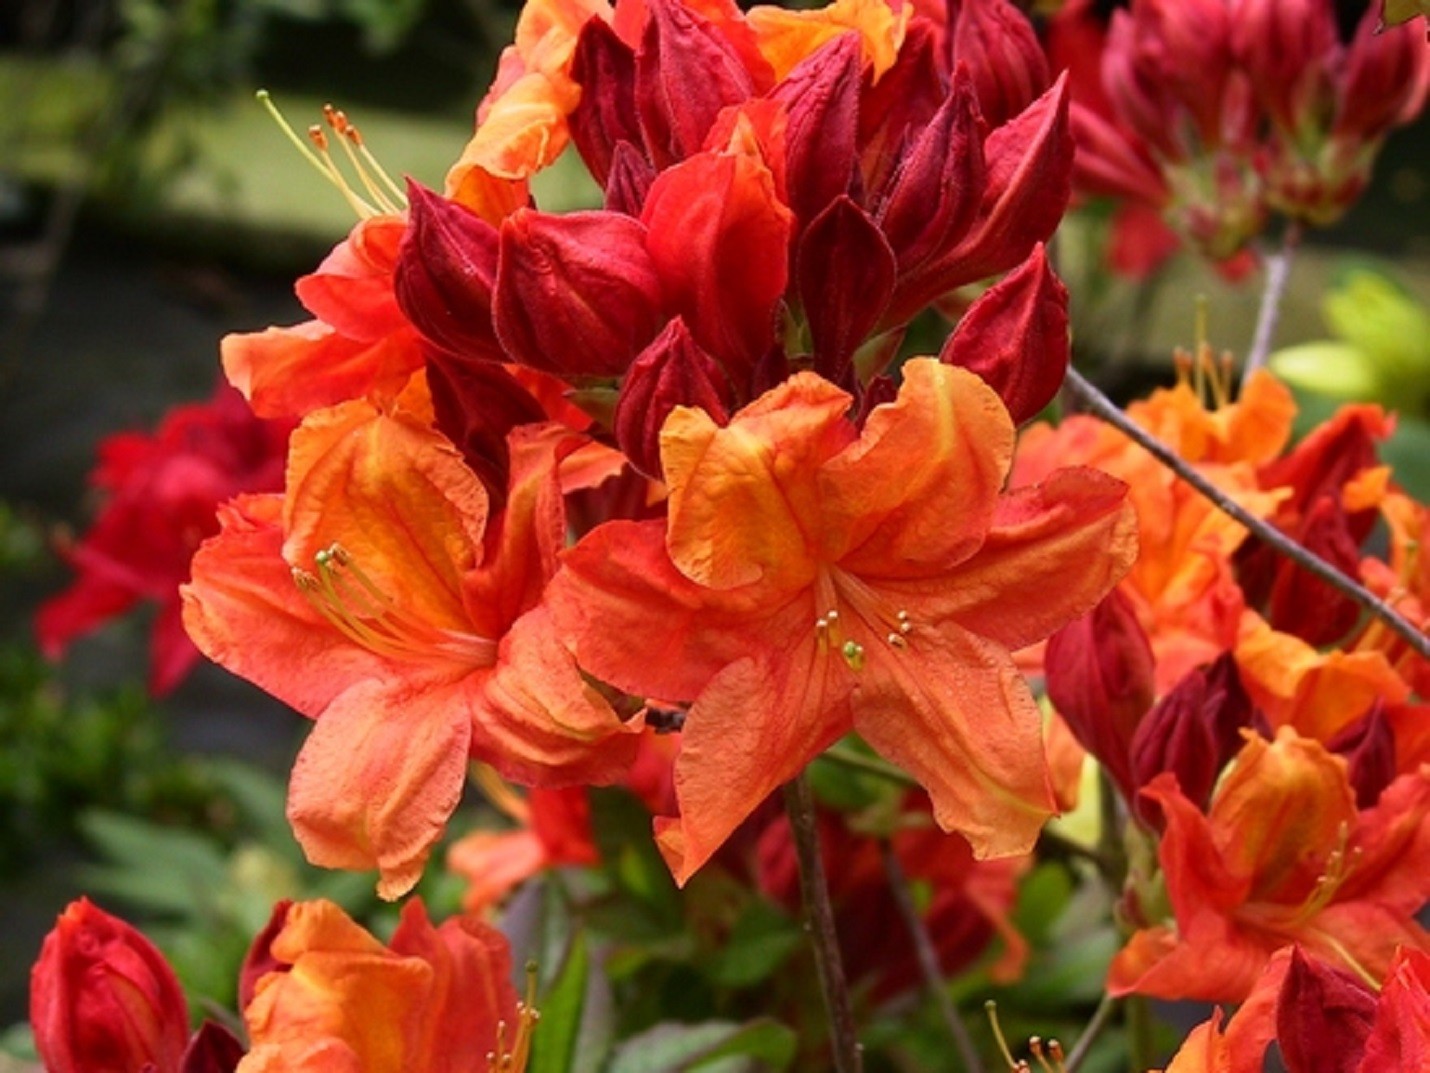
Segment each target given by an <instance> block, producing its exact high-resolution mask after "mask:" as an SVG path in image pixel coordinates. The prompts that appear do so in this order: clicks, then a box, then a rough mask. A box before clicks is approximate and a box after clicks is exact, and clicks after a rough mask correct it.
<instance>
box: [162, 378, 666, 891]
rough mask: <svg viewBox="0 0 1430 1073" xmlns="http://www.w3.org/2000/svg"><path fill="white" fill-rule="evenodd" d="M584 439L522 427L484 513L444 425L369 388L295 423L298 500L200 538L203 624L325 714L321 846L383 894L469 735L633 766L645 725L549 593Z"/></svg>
mask: <svg viewBox="0 0 1430 1073" xmlns="http://www.w3.org/2000/svg"><path fill="white" fill-rule="evenodd" d="M409 394H411V393H410V392H409ZM418 401H419V402H420V400H418ZM580 442H582V441H581V440H580V439H579V438H576V437H572V435H571V434H570V433H569V432H567V431H566V430H564V429H561V428H560V427H559V426H550V425H547V426H531V427H528V428H524V429H522V430H520V431H518V432H517V433H514V434H513V435H512V437H511V440H510V444H511V454H512V477H511V485H510V490H509V494H508V499H507V505H506V508H505V510H504V511H503V512H502V513H501V514H499V515H496V516H495V517H493V518H491V519H489V518H488V501H487V494H486V491H485V489H484V487H483V486H482V484H481V482H480V481H479V480H478V479H477V477H476V475H475V474H473V473H472V471H471V470H470V469H468V468H467V467H466V465H465V464H464V463H463V461H462V459H461V456H460V455H459V454H458V452H457V450H456V448H455V447H453V446H452V445H451V444H450V443H449V442H448V441H447V440H446V439H444V438H443V437H442V436H441V434H440V433H437V432H436V431H434V430H433V429H432V428H431V427H430V426H429V425H428V424H427V423H426V422H425V421H424V420H422V419H420V418H419V416H418V415H417V414H414V413H413V412H410V411H407V410H404V409H401V408H397V409H394V410H393V411H391V412H382V411H379V410H377V409H375V408H374V407H373V406H372V405H371V404H370V403H367V402H362V401H354V402H351V403H348V404H345V405H343V406H340V407H335V408H333V409H331V410H326V411H321V412H319V413H317V414H314V415H312V416H311V417H310V418H309V419H308V420H307V421H306V422H305V423H304V424H303V426H302V427H301V428H299V430H298V431H297V432H296V433H295V434H294V437H293V440H292V450H291V456H290V459H289V466H288V489H287V493H286V498H285V497H282V496H276V495H275V496H267V497H258V496H253V497H247V498H244V499H240V500H237V501H236V502H235V503H233V504H231V505H229V506H228V507H227V508H226V509H225V510H224V512H223V516H222V521H223V530H222V532H221V533H220V534H219V535H218V536H217V537H216V538H214V539H213V540H211V541H210V542H208V543H207V544H205V545H204V547H203V548H201V549H200V551H199V553H198V554H197V555H196V556H195V558H194V564H193V577H194V580H193V582H192V584H190V585H189V586H187V587H186V589H185V590H184V600H185V618H184V620H185V625H186V626H187V628H188V630H189V634H190V636H191V637H193V638H194V640H195V642H196V643H197V644H198V645H199V647H200V648H201V649H202V650H203V651H204V652H205V653H206V654H207V655H209V656H210V658H212V659H214V660H216V661H217V662H219V663H222V664H223V665H224V666H226V667H228V668H229V669H230V670H232V671H234V672H235V673H237V674H240V675H242V676H244V677H246V678H249V679H250V680H252V681H254V682H256V683H257V684H259V685H261V686H263V687H264V688H265V689H267V690H269V691H270V692H272V693H273V694H275V695H276V696H278V697H280V698H282V699H283V700H285V701H287V702H288V703H290V704H292V705H293V706H294V707H295V708H298V709H299V710H300V711H302V712H304V713H305V714H307V715H311V716H314V717H315V718H317V721H318V722H317V727H316V728H315V730H314V731H313V733H312V735H311V736H310V737H309V739H308V741H307V744H306V745H305V746H304V747H303V751H302V752H301V754H300V755H299V757H298V761H297V764H296V765H295V767H294V771H293V778H292V785H291V787H290V793H289V802H288V814H289V818H290V820H291V821H292V823H293V825H294V828H295V830H296V832H297V835H298V839H299V841H300V842H301V843H302V844H303V848H304V850H305V852H306V853H307V854H308V856H309V858H310V859H311V860H312V861H314V862H315V863H318V864H322V865H326V866H329V867H340V868H372V867H376V868H378V869H380V870H381V873H382V876H381V881H380V882H379V884H378V891H379V893H381V894H383V895H384V896H385V897H396V896H398V895H400V894H401V893H403V892H404V891H406V890H407V889H409V888H410V887H411V886H412V884H413V883H415V882H416V881H417V878H418V876H419V875H420V874H421V870H422V865H423V862H424V861H425V859H426V857H427V854H428V851H429V849H430V848H431V845H432V843H433V842H435V841H436V839H437V837H438V835H439V834H440V833H441V830H442V827H443V825H444V824H445V823H446V821H447V818H448V817H449V816H450V815H451V812H452V810H453V808H455V806H456V803H457V800H458V798H459V797H460V794H461V789H462V783H463V779H464V775H465V770H466V765H467V759H468V756H469V755H470V756H472V757H475V758H477V759H481V760H484V761H486V762H487V763H490V764H492V765H493V766H495V767H497V768H498V769H499V770H500V771H501V772H502V774H504V775H506V776H507V777H509V778H513V779H517V780H519V781H525V782H535V783H544V784H550V783H555V784H560V783H569V782H585V781H596V782H600V781H610V780H612V779H614V778H616V777H618V776H619V775H620V774H621V773H622V771H623V770H624V768H625V766H626V764H627V763H628V762H629V760H630V757H631V756H632V755H633V753H634V749H635V743H636V739H637V737H638V735H637V734H636V733H635V728H634V727H630V726H627V725H626V724H624V723H622V722H621V721H620V720H619V719H618V718H617V717H616V715H615V713H614V712H612V710H611V709H610V707H609V706H608V705H607V704H606V703H605V702H604V701H603V700H602V699H601V698H600V697H599V696H598V695H597V693H596V692H595V690H594V689H592V688H591V687H590V686H589V685H587V684H586V683H585V682H584V681H583V680H582V678H581V676H580V674H579V673H578V671H577V669H576V666H575V664H574V663H573V662H572V661H571V658H570V657H569V656H568V655H566V653H565V651H564V650H563V649H562V647H561V646H560V644H559V643H558V641H557V639H556V636H555V634H554V632H553V631H552V628H551V624H550V620H549V619H548V617H547V616H546V615H545V614H544V613H543V612H542V611H541V610H540V609H539V607H537V602H538V600H539V598H540V595H541V591H542V588H543V586H544V585H545V583H546V580H547V578H549V577H550V576H551V573H552V572H553V571H554V569H555V562H556V552H557V550H558V549H559V548H560V546H561V544H562V543H563V541H564V537H565V532H564V511H563V509H562V500H561V495H560V487H559V482H558V474H557V462H558V461H559V459H560V458H561V457H562V456H563V455H564V454H567V453H569V451H570V450H571V448H572V446H573V444H578V443H580Z"/></svg>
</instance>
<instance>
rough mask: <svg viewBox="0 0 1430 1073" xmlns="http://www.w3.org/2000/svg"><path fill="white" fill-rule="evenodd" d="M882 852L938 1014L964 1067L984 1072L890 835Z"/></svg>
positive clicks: (892, 890)
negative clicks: (954, 1001)
mask: <svg viewBox="0 0 1430 1073" xmlns="http://www.w3.org/2000/svg"><path fill="white" fill-rule="evenodd" d="M879 852H880V853H881V854H882V855H883V857H884V874H885V875H887V876H888V877H889V891H890V893H892V894H893V896H894V904H895V905H897V906H898V907H899V916H901V917H903V918H904V926H905V927H906V928H907V929H908V931H909V938H911V939H912V940H913V942H914V953H915V954H916V955H917V956H918V960H919V972H920V973H922V974H923V978H924V986H925V987H926V988H927V989H928V992H929V994H931V995H932V996H933V997H934V1001H935V1002H936V1003H937V1004H938V1012H939V1016H941V1017H942V1018H943V1021H944V1024H945V1025H946V1026H947V1027H948V1034H949V1035H950V1036H952V1037H953V1042H954V1045H955V1046H956V1047H958V1053H959V1055H960V1056H962V1058H963V1065H964V1068H965V1069H966V1070H968V1073H983V1062H982V1061H981V1060H980V1059H979V1057H978V1050H977V1048H975V1047H974V1046H973V1040H972V1039H970V1038H969V1035H968V1028H967V1027H966V1026H965V1025H964V1023H963V1018H962V1017H960V1016H959V1013H958V1010H957V1008H956V1007H955V1006H954V1004H953V1000H952V999H950V998H949V997H948V988H946V987H945V986H944V979H943V973H942V971H941V970H940V969H939V964H938V954H937V952H936V951H935V950H934V948H933V939H932V938H930V936H929V932H928V928H927V927H925V926H924V921H923V917H921V916H919V911H918V907H917V906H915V905H914V896H913V893H912V892H911V891H910V890H909V880H908V877H907V876H905V875H904V867H903V865H901V864H900V863H899V858H898V856H897V855H896V854H895V853H894V847H893V846H892V845H891V844H890V843H889V840H888V839H881V840H880V842H879Z"/></svg>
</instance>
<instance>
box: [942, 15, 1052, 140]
mask: <svg viewBox="0 0 1430 1073" xmlns="http://www.w3.org/2000/svg"><path fill="white" fill-rule="evenodd" d="M949 9H950V12H951V18H950V26H949V31H948V43H949V47H950V55H949V67H950V68H953V67H955V66H956V65H957V64H958V63H959V62H963V63H966V64H968V66H969V69H970V70H971V71H972V72H973V84H974V86H976V87H977V90H978V107H979V109H980V110H981V111H982V113H983V118H984V119H985V120H986V121H987V123H988V125H989V126H990V127H1001V126H1002V125H1003V124H1004V123H1006V122H1007V121H1008V120H1010V119H1012V118H1013V117H1014V116H1015V115H1017V114H1018V113H1019V112H1021V111H1023V109H1025V108H1027V107H1028V105H1030V104H1032V103H1033V100H1034V98H1036V97H1037V96H1038V94H1040V93H1042V92H1043V90H1045V89H1047V88H1048V81H1049V74H1048V61H1047V59H1046V57H1044V55H1043V48H1042V46H1041V45H1039V44H1038V38H1037V36H1036V35H1035V34H1034V33H1033V26H1032V24H1031V23H1030V22H1029V21H1028V19H1027V17H1026V16H1025V15H1024V14H1023V13H1022V12H1021V11H1019V10H1018V9H1017V8H1016V7H1014V6H1013V5H1012V4H1010V3H1009V2H1008V0H949Z"/></svg>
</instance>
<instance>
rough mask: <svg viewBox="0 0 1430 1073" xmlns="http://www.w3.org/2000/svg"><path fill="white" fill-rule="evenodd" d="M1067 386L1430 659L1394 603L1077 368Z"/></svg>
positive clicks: (1428, 645)
mask: <svg viewBox="0 0 1430 1073" xmlns="http://www.w3.org/2000/svg"><path fill="white" fill-rule="evenodd" d="M1067 386H1068V387H1069V388H1071V389H1072V391H1073V392H1074V393H1075V394H1076V395H1078V396H1079V397H1080V398H1081V399H1082V401H1083V403H1084V405H1086V406H1087V408H1088V409H1089V410H1090V411H1092V412H1093V413H1094V414H1096V415H1097V416H1098V417H1100V418H1102V419H1103V420H1104V421H1106V422H1107V423H1108V424H1109V425H1112V426H1114V427H1115V428H1117V429H1118V431H1120V432H1122V433H1123V434H1124V435H1126V436H1127V437H1128V438H1129V439H1131V440H1132V441H1133V442H1135V443H1136V444H1137V445H1138V446H1140V447H1142V448H1143V449H1144V450H1146V451H1147V453H1148V454H1150V455H1152V456H1153V457H1154V458H1156V459H1157V460H1158V461H1159V462H1161V463H1162V464H1163V465H1164V466H1166V467H1167V468H1168V469H1170V470H1171V471H1172V472H1173V473H1175V474H1176V475H1177V476H1178V477H1180V478H1181V479H1182V480H1184V481H1186V482H1187V483H1188V484H1190V485H1191V486H1192V487H1193V488H1195V489H1196V490H1197V491H1198V492H1200V493H1201V494H1202V495H1203V496H1205V497H1206V498H1207V499H1209V500H1210V501H1211V502H1212V504H1213V505H1215V506H1216V508H1217V509H1218V510H1220V511H1221V512H1222V513H1223V514H1226V515H1227V516H1229V517H1231V518H1233V519H1234V520H1236V521H1238V522H1240V523H1241V524H1242V525H1244V526H1245V527H1246V528H1247V529H1248V530H1249V531H1250V532H1251V533H1252V534H1253V535H1254V536H1256V537H1258V538H1259V539H1261V540H1263V541H1265V542H1266V543H1267V544H1268V545H1270V546H1271V547H1273V548H1275V549H1276V550H1277V551H1278V552H1280V553H1281V554H1282V555H1284V556H1286V558H1288V559H1290V560H1291V561H1292V562H1293V563H1295V564H1296V565H1297V566H1299V567H1301V568H1302V569H1303V570H1305V571H1307V572H1308V573H1311V574H1314V575H1315V576H1316V577H1318V578H1320V579H1321V580H1322V581H1324V582H1325V583H1326V584H1328V585H1330V586H1331V587H1332V588H1334V589H1335V590H1336V591H1337V592H1340V593H1342V594H1344V595H1345V596H1347V597H1348V598H1350V599H1351V600H1354V601H1355V602H1356V603H1357V604H1359V605H1360V606H1361V607H1363V608H1365V609H1366V610H1367V611H1369V612H1370V613H1371V614H1372V615H1375V616H1376V617H1377V618H1379V619H1380V620H1381V621H1382V622H1384V623H1385V624H1386V626H1388V627H1389V628H1390V629H1392V630H1394V631H1395V633H1396V634H1397V635H1398V636H1399V637H1400V638H1401V639H1402V640H1404V641H1405V643H1406V644H1408V645H1409V646H1410V647H1411V648H1412V649H1413V650H1414V651H1415V652H1416V653H1417V654H1418V655H1420V656H1422V657H1424V658H1426V659H1430V637H1426V636H1425V634H1424V633H1422V632H1421V631H1420V630H1418V629H1416V628H1415V626H1414V625H1413V624H1412V623H1411V622H1410V621H1409V620H1408V619H1406V618H1405V617H1404V616H1403V615H1401V614H1400V613H1399V612H1398V611H1396V610H1395V608H1393V607H1391V606H1390V605H1389V604H1388V603H1386V602H1385V601H1384V600H1382V599H1381V598H1380V597H1379V596H1377V595H1376V594H1375V593H1373V592H1371V591H1370V590H1369V589H1367V588H1366V587H1365V586H1364V585H1362V584H1360V582H1358V581H1356V580H1355V579H1354V578H1351V577H1349V576H1348V575H1346V574H1344V573H1342V572H1341V571H1340V570H1337V569H1336V568H1335V567H1334V566H1332V565H1331V564H1330V563H1328V562H1326V560H1324V559H1322V558H1321V557H1320V556H1319V555H1317V554H1315V552H1312V551H1309V550H1308V549H1306V548H1304V547H1302V546H1301V545H1300V544H1298V543H1296V541H1294V540H1292V539H1291V538H1290V537H1288V536H1286V534H1284V533H1282V532H1281V530H1279V529H1277V528H1276V527H1275V526H1273V525H1272V524H1270V523H1269V522H1266V521H1263V520H1262V519H1260V518H1258V517H1256V515H1254V514H1252V513H1251V512H1250V511H1248V510H1247V509H1246V508H1245V507H1243V506H1242V505H1241V504H1240V503H1237V502H1235V501H1234V500H1233V499H1231V497H1230V496H1228V495H1227V494H1226V493H1225V492H1223V491H1221V490H1220V489H1219V488H1217V486H1216V485H1214V484H1212V482H1211V481H1209V480H1207V479H1206V477H1204V476H1202V475H1201V474H1200V473H1198V472H1197V471H1196V470H1195V469H1193V468H1192V466H1191V465H1190V464H1189V463H1188V462H1187V461H1186V460H1185V459H1183V458H1182V457H1181V456H1180V455H1178V454H1177V452H1176V451H1174V450H1172V448H1170V447H1168V446H1167V445H1166V444H1165V443H1163V442H1162V441H1161V440H1159V439H1157V437H1155V436H1153V435H1152V434H1151V433H1149V432H1147V431H1146V430H1145V429H1143V428H1142V427H1141V426H1139V425H1138V424H1137V423H1136V422H1134V421H1133V420H1132V419H1131V418H1130V417H1128V416H1127V415H1126V414H1125V413H1123V412H1122V410H1121V408H1120V407H1118V405H1117V404H1116V403H1114V402H1113V401H1112V400H1111V399H1109V398H1108V397H1107V396H1106V395H1104V394H1103V393H1102V392H1101V391H1099V390H1098V389H1097V387H1095V386H1094V385H1093V384H1092V383H1091V382H1089V381H1088V379H1087V378H1086V377H1084V376H1083V375H1082V374H1081V373H1079V372H1078V371H1077V370H1076V369H1073V368H1069V369H1068V375H1067Z"/></svg>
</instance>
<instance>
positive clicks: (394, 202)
mask: <svg viewBox="0 0 1430 1073" xmlns="http://www.w3.org/2000/svg"><path fill="white" fill-rule="evenodd" d="M257 96H258V102H259V103H260V104H261V105H263V107H264V108H265V109H266V110H267V112H268V114H269V115H270V116H272V117H273V120H274V122H276V123H277V124H278V126H279V128H280V129H281V130H282V131H283V133H284V135H285V136H286V137H287V138H288V140H289V141H290V142H292V143H293V145H294V147H295V148H297V150H298V152H299V153H300V154H302V156H303V159H304V160H306V161H307V162H308V163H309V164H310V165H311V166H312V167H313V168H314V169H315V170H316V171H317V172H318V174H319V175H321V176H322V177H323V178H324V179H326V180H327V181H328V182H330V183H331V184H332V185H333V186H334V187H336V188H337V191H338V193H340V194H342V195H343V198H344V200H346V201H347V203H348V205H349V207H350V208H351V209H352V210H353V212H355V213H356V214H357V215H358V216H359V217H360V218H362V219H364V220H366V219H370V218H371V217H373V216H380V215H383V214H391V215H396V214H397V213H400V212H402V211H403V209H405V208H406V206H407V198H406V196H405V195H404V194H403V193H402V190H401V188H400V187H399V186H398V185H397V183H395V182H394V181H393V179H392V176H390V175H389V174H388V173H387V171H386V169H384V168H383V167H382V165H381V164H379V163H378V162H377V158H376V157H374V156H373V155H372V152H371V151H370V150H369V149H368V148H367V144H366V142H364V140H363V137H362V134H361V133H360V132H359V131H358V128H357V127H356V126H355V125H354V124H353V123H352V122H351V121H350V120H349V119H348V117H347V115H346V114H345V113H344V112H342V111H341V110H340V109H337V108H334V107H333V106H332V105H331V104H326V105H324V106H323V119H324V122H326V123H327V125H328V128H329V129H330V130H332V132H333V134H334V135H336V136H337V138H338V140H339V141H340V142H341V144H342V148H343V152H344V153H345V154H346V155H347V158H348V163H349V164H350V165H351V166H352V169H353V172H354V174H356V175H357V178H358V182H359V183H361V184H362V187H363V189H364V190H366V191H367V194H368V198H370V199H371V200H368V198H364V197H362V196H361V195H360V194H359V193H358V192H357V191H356V190H354V189H353V186H352V184H351V183H350V182H349V181H348V179H347V178H346V176H344V175H343V173H342V171H341V170H340V169H339V168H338V165H337V162H336V161H335V160H333V155H332V152H331V151H330V149H329V138H328V135H327V133H326V132H325V131H324V130H323V128H322V127H321V126H318V125H317V124H314V125H313V126H311V127H309V128H308V144H305V143H304V141H303V139H302V138H300V137H299V136H298V133H297V131H295V130H294V129H293V127H292V126H291V125H290V124H289V122H288V120H286V119H285V118H283V113H281V112H280V111H278V106H277V105H275V104H274V103H273V99H272V97H271V96H270V95H269V93H268V91H267V90H266V89H261V90H259V91H258V94H257ZM384 187H385V188H386V189H384Z"/></svg>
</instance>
